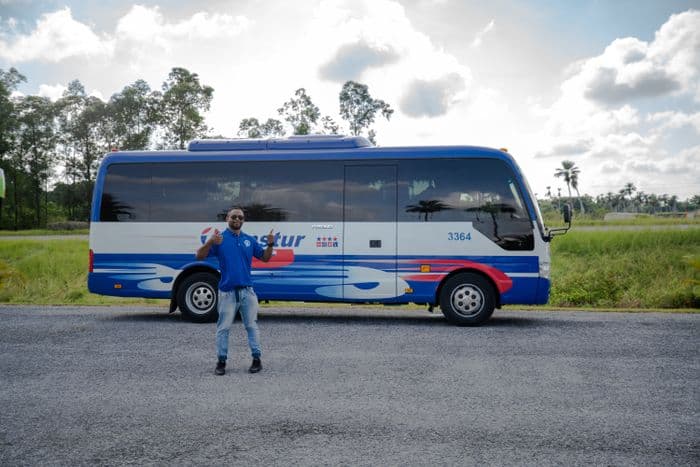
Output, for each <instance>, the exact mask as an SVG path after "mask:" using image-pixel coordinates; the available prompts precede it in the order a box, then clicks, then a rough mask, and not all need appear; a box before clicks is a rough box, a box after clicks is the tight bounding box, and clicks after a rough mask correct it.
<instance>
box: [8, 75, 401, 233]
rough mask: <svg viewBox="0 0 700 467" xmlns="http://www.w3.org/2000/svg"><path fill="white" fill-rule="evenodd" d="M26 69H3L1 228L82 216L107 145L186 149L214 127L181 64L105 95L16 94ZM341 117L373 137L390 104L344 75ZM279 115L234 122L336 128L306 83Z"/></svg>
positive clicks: (204, 95) (195, 82) (298, 131)
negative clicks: (153, 79) (154, 79)
mask: <svg viewBox="0 0 700 467" xmlns="http://www.w3.org/2000/svg"><path fill="white" fill-rule="evenodd" d="M25 81H26V77H25V76H24V75H22V74H21V73H20V72H19V71H18V70H16V69H15V68H10V69H9V70H8V71H5V70H2V69H0V170H2V172H3V173H4V176H5V179H6V187H5V188H6V189H5V193H4V194H5V197H4V199H3V198H2V194H3V193H2V190H0V229H14V230H17V229H27V228H42V227H46V226H47V225H48V224H50V223H53V222H57V221H64V220H67V221H88V219H89V214H90V203H91V198H92V190H93V187H94V182H95V176H96V172H97V168H98V166H99V164H100V161H101V160H102V157H103V156H104V154H106V153H108V152H110V151H111V150H115V149H119V150H147V149H184V148H185V146H186V144H187V142H188V141H189V140H191V139H194V138H202V137H221V138H225V137H226V136H222V135H212V134H211V133H210V129H209V128H208V127H207V126H206V124H205V120H204V115H203V114H204V113H205V112H207V111H208V110H209V108H210V105H211V102H212V99H213V95H214V89H213V88H212V87H211V86H207V85H205V84H202V83H201V82H200V80H199V76H198V75H197V74H196V73H192V72H190V71H189V70H187V69H185V68H173V69H172V70H171V72H170V73H169V74H168V77H167V78H166V79H165V80H164V81H163V83H162V85H161V88H160V89H156V90H154V89H151V88H150V86H149V85H148V83H146V81H144V80H141V79H139V80H136V81H135V82H134V83H133V84H130V85H127V86H125V87H124V88H123V89H122V90H121V91H120V92H117V93H115V94H114V95H112V96H111V97H110V98H109V100H108V101H106V102H105V101H103V100H102V99H99V98H97V97H95V96H90V95H88V94H87V93H86V91H85V87H84V86H83V84H82V83H81V82H80V81H79V80H74V81H71V82H70V83H69V84H68V87H67V89H66V90H65V92H64V93H63V95H62V96H61V97H60V98H59V99H57V100H56V101H51V100H50V99H49V98H47V97H40V96H34V95H28V96H24V95H18V94H17V93H15V91H16V90H17V88H18V86H19V85H20V84H21V83H22V82H25ZM339 105H340V116H341V118H342V119H343V120H345V121H346V122H347V127H348V129H349V132H350V133H351V134H353V135H361V134H363V135H365V136H367V137H368V138H369V139H370V140H372V141H373V142H375V141H376V132H375V131H374V130H372V128H371V126H372V124H373V123H374V122H375V119H376V118H377V116H382V117H384V118H386V119H389V118H390V117H391V114H392V113H393V110H392V109H391V107H390V106H389V105H388V104H387V103H386V102H384V101H382V100H379V99H374V98H372V96H371V95H370V94H369V90H368V87H367V86H366V85H364V84H361V83H356V82H354V81H348V82H346V83H345V84H344V85H343V87H342V89H341V91H340V94H339ZM277 116H278V117H279V119H276V118H268V119H267V120H265V121H263V122H261V121H259V120H258V119H257V118H256V117H249V118H245V119H243V120H241V122H240V123H239V125H238V136H244V137H251V138H260V137H267V136H284V135H285V134H286V133H287V130H290V132H291V133H292V134H295V135H305V134H310V133H326V134H331V133H338V132H339V130H340V125H339V124H338V123H336V122H335V121H334V120H333V119H332V118H331V117H330V116H327V115H324V116H322V115H321V111H320V109H319V108H318V107H317V106H316V105H315V104H314V103H313V101H312V99H311V97H310V96H309V95H308V94H307V92H306V90H305V89H304V88H300V89H298V90H297V91H296V92H295V93H294V96H293V97H292V98H291V99H290V100H288V101H287V102H284V103H283V104H282V105H281V107H280V108H279V109H277Z"/></svg>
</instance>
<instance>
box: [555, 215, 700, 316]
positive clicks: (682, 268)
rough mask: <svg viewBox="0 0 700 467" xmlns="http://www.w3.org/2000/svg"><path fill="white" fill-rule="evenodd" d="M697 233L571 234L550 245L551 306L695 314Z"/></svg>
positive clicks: (699, 301)
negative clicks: (684, 310)
mask: <svg viewBox="0 0 700 467" xmlns="http://www.w3.org/2000/svg"><path fill="white" fill-rule="evenodd" d="M698 257H700V229H688V230H672V229H669V230H657V231H644V230H641V231H624V232H621V231H607V232H575V231H574V232H569V233H568V234H567V235H564V236H562V237H557V238H555V239H554V241H553V242H552V259H553V261H552V293H551V297H550V305H553V306H575V307H604V308H698V307H700V289H699V288H698V286H697V285H695V284H693V280H694V279H697V276H698V270H697V268H695V267H694V266H693V265H692V264H691V260H692V259H693V258H696V259H697V258H698Z"/></svg>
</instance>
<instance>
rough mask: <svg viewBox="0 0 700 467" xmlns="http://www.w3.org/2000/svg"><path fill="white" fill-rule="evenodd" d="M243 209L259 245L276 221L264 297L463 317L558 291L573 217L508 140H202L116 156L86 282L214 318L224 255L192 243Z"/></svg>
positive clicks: (95, 209) (261, 276) (468, 321)
mask: <svg viewBox="0 0 700 467" xmlns="http://www.w3.org/2000/svg"><path fill="white" fill-rule="evenodd" d="M232 207H241V208H242V209H243V210H244V213H245V216H246V223H245V225H244V226H243V230H244V231H245V232H246V233H248V234H250V235H252V236H254V237H255V239H256V240H257V241H259V242H260V243H261V245H262V246H265V244H266V242H267V234H268V233H269V232H270V229H274V232H275V236H274V246H275V248H274V254H273V257H272V258H271V260H270V261H269V262H267V263H263V262H260V261H258V260H255V259H254V261H253V283H254V289H255V291H256V293H257V295H258V298H259V299H260V300H282V301H305V302H345V303H378V304H386V305H396V304H407V303H416V304H420V305H424V306H427V307H428V308H429V309H430V311H432V310H433V307H436V306H439V307H440V309H441V311H442V312H443V314H444V315H445V317H446V318H447V319H448V320H449V321H450V322H452V323H454V324H457V325H477V324H480V323H483V322H484V321H485V320H487V319H488V318H489V317H490V316H491V315H492V313H493V311H494V309H495V308H500V307H501V306H502V305H506V304H526V305H534V304H544V303H546V302H547V300H548V297H549V289H550V254H549V242H550V241H551V239H552V237H553V236H554V235H556V234H560V233H563V232H565V231H566V229H551V230H548V229H546V228H545V226H544V224H543V221H542V216H541V214H540V211H539V207H538V205H537V200H536V199H535V197H534V196H533V194H532V191H531V190H530V188H529V186H528V184H527V182H526V180H525V177H524V176H523V174H522V172H521V170H520V169H519V167H518V165H517V163H516V162H515V160H514V159H513V157H512V156H511V155H510V154H509V153H508V152H507V151H506V150H499V149H489V148H483V147H473V146H432V147H431V146H426V147H377V146H374V145H372V144H371V143H370V142H369V141H368V140H367V139H366V138H364V137H358V136H335V135H334V136H299V137H296V136H295V137H287V138H270V139H233V140H221V139H219V140H194V141H191V142H190V143H189V145H188V148H187V150H178V151H124V152H118V151H117V152H112V153H110V154H107V155H106V156H105V157H104V159H103V160H102V163H101V165H100V167H99V170H98V173H97V177H96V183H95V189H94V192H93V199H92V210H91V223H90V241H89V242H90V252H89V254H90V262H89V264H90V266H89V274H88V288H89V290H90V291H91V292H92V293H96V294H103V295H112V296H120V297H145V298H161V299H169V300H170V311H171V312H172V311H175V310H176V309H178V308H179V309H180V311H181V313H182V314H183V315H184V317H186V318H187V319H189V320H191V321H195V322H207V321H212V320H215V319H216V317H217V308H216V305H217V284H218V281H219V267H218V262H217V260H216V259H215V258H207V259H206V260H202V261H199V260H197V259H196V258H195V251H196V250H197V248H198V247H199V246H200V245H201V244H202V243H204V242H205V241H206V239H207V237H208V236H209V235H211V234H212V233H213V232H214V231H215V230H217V229H218V230H220V231H221V230H223V229H225V228H226V222H225V217H226V214H227V212H228V211H229V210H230V209H231V208H232ZM567 215H569V211H566V213H565V220H566V221H567V222H569V226H570V216H569V218H567Z"/></svg>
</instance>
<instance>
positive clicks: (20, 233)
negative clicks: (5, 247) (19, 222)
mask: <svg viewBox="0 0 700 467" xmlns="http://www.w3.org/2000/svg"><path fill="white" fill-rule="evenodd" d="M88 233H89V231H88V229H75V230H47V229H33V230H0V237H29V236H33V235H87V234H88Z"/></svg>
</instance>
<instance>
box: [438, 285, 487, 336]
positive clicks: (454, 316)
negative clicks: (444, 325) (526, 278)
mask: <svg viewBox="0 0 700 467" xmlns="http://www.w3.org/2000/svg"><path fill="white" fill-rule="evenodd" d="M495 307H496V291H495V289H494V287H493V285H491V283H490V282H489V281H488V280H487V279H486V278H485V277H483V276H481V275H479V274H474V273H471V272H464V273H460V274H457V275H456V276H453V277H451V278H450V279H448V280H447V282H446V283H445V285H444V286H443V287H442V290H441V291H440V309H441V310H442V314H444V315H445V318H447V320H448V321H449V322H451V323H452V324H456V325H458V326H476V325H479V324H481V323H483V322H484V321H486V320H487V319H489V318H490V317H491V315H492V314H493V310H494V308H495Z"/></svg>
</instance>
